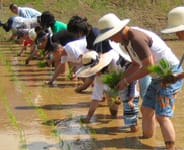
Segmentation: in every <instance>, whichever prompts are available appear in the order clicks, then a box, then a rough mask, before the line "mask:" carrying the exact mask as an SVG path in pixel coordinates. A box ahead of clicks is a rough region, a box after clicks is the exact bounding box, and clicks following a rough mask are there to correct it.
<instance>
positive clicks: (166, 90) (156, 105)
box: [142, 66, 182, 117]
mask: <svg viewBox="0 0 184 150" xmlns="http://www.w3.org/2000/svg"><path fill="white" fill-rule="evenodd" d="M181 71H182V68H181V67H180V68H179V69H178V68H177V66H175V67H174V68H173V72H181ZM181 88H182V80H179V81H177V82H176V83H174V84H170V85H169V86H167V87H162V86H161V80H159V79H152V82H151V84H150V85H149V87H148V89H147V92H146V95H145V96H144V99H143V103H142V105H143V106H144V107H149V108H152V109H154V110H155V113H156V115H160V116H167V117H172V116H173V114H174V108H175V107H174V105H175V100H176V99H175V94H176V93H177V92H178V91H179V90H181Z"/></svg>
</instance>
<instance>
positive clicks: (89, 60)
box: [75, 51, 112, 78]
mask: <svg viewBox="0 0 184 150" xmlns="http://www.w3.org/2000/svg"><path fill="white" fill-rule="evenodd" d="M111 61H112V55H111V53H110V52H106V53H104V54H100V55H99V54H98V53H97V52H96V51H88V52H86V53H85V54H83V56H82V64H83V66H82V67H81V68H79V69H78V70H77V71H76V73H75V74H76V76H77V77H83V78H86V77H91V76H93V75H95V74H96V73H97V72H99V71H100V70H101V69H103V68H104V67H105V66H107V65H108V64H109V63H110V62H111Z"/></svg>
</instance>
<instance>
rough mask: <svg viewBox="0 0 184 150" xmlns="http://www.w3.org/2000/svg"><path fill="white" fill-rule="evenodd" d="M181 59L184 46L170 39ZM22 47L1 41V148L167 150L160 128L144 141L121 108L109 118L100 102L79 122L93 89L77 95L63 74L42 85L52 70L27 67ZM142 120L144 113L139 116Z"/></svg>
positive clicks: (181, 134) (182, 137)
mask: <svg viewBox="0 0 184 150" xmlns="http://www.w3.org/2000/svg"><path fill="white" fill-rule="evenodd" d="M167 43H168V44H169V45H170V47H172V48H173V49H174V52H175V53H176V54H177V56H178V57H179V58H181V56H182V54H183V53H184V43H182V42H180V41H168V42H167ZM20 48H21V47H20V46H19V45H16V44H14V43H10V42H0V114H1V115H0V116H1V117H0V123H1V124H0V149H1V150H139V149H140V150H142V149H145V150H149V149H151V150H160V149H163V147H164V142H163V139H162V136H161V132H160V128H159V126H158V125H157V130H156V135H155V137H153V138H151V139H146V140H145V139H140V138H139V136H141V121H142V120H141V117H140V119H139V122H138V123H139V127H140V129H139V132H137V133H130V132H129V129H127V128H126V127H124V123H123V120H122V106H120V107H119V111H118V117H117V118H112V117H111V116H110V113H109V110H108V107H107V103H106V101H105V102H101V103H100V105H99V107H98V108H97V110H96V112H95V115H94V117H93V118H92V120H91V123H89V124H83V123H81V122H80V117H81V116H84V115H86V114H87V111H88V108H89V104H90V97H91V90H92V88H91V87H90V88H89V89H87V90H86V91H85V92H84V93H83V94H77V93H75V92H74V88H75V87H76V86H77V84H79V83H78V81H68V80H66V78H65V76H64V75H61V76H60V77H59V78H58V80H57V81H56V86H54V87H48V86H45V85H44V82H45V81H46V80H48V79H49V78H50V77H51V75H52V74H53V70H52V68H49V67H44V68H39V67H38V66H37V63H38V60H32V61H31V62H30V64H29V65H27V66H26V65H25V64H24V63H25V58H26V56H27V55H26V54H25V55H24V56H21V57H17V56H16V54H17V51H20ZM183 93H184V91H183V90H182V91H181V92H180V93H179V94H178V97H177V102H176V110H175V116H174V118H172V121H173V123H174V126H175V129H176V145H177V149H178V150H182V149H184V126H183V125H184V109H183V108H184V96H183ZM140 116H141V114H140Z"/></svg>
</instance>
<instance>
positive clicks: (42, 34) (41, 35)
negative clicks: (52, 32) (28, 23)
mask: <svg viewBox="0 0 184 150" xmlns="http://www.w3.org/2000/svg"><path fill="white" fill-rule="evenodd" d="M47 35H48V33H47V32H45V31H40V32H39V33H37V36H36V40H35V42H36V44H39V43H42V41H43V39H45V37H46V36H47Z"/></svg>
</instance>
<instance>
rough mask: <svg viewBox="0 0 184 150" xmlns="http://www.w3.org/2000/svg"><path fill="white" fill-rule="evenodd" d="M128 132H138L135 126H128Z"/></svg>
mask: <svg viewBox="0 0 184 150" xmlns="http://www.w3.org/2000/svg"><path fill="white" fill-rule="evenodd" d="M130 131H131V132H137V131H138V126H137V125H132V126H130Z"/></svg>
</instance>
